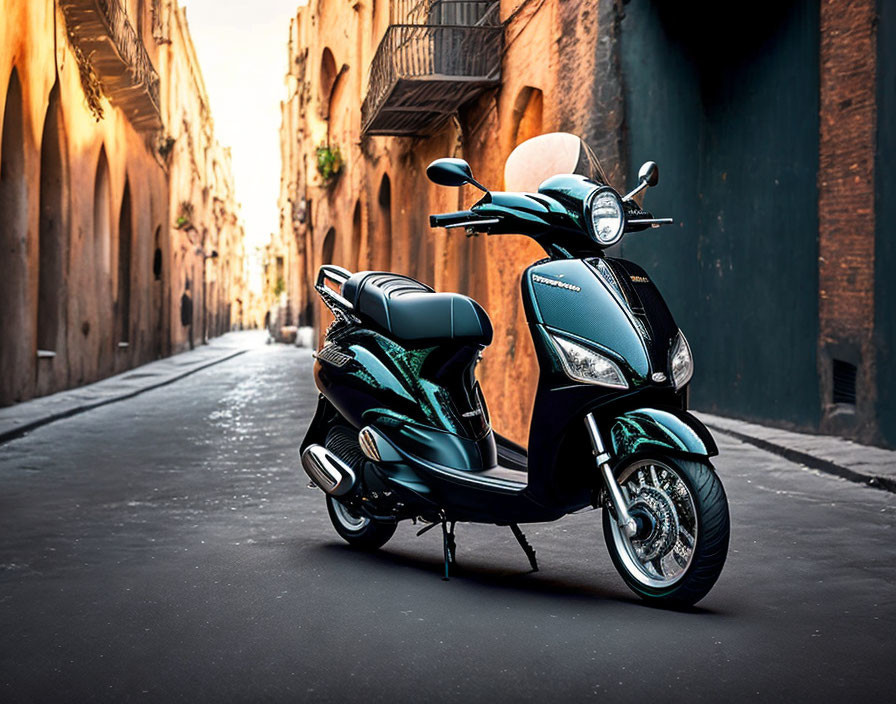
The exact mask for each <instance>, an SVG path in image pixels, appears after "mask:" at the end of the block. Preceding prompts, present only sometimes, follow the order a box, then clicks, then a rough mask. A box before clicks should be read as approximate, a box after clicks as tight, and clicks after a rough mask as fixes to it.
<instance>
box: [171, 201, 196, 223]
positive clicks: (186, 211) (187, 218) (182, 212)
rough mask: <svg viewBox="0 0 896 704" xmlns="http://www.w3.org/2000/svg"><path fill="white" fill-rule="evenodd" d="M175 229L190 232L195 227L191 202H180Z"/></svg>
mask: <svg viewBox="0 0 896 704" xmlns="http://www.w3.org/2000/svg"><path fill="white" fill-rule="evenodd" d="M174 227H175V229H178V230H189V229H191V228H192V227H193V204H192V203H191V202H190V201H188V200H182V201H181V202H180V206H179V207H178V210H177V220H175V221H174Z"/></svg>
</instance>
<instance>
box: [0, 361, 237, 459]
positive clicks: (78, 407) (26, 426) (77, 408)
mask: <svg viewBox="0 0 896 704" xmlns="http://www.w3.org/2000/svg"><path fill="white" fill-rule="evenodd" d="M249 349H250V348H248V347H247V348H244V349H238V350H233V351H230V352H229V353H226V354H222V355H221V356H219V357H215V358H214V359H211V360H209V361H207V362H204V363H202V362H200V363H199V364H197V365H196V366H195V367H191V368H190V369H187V370H185V371H182V372H176V373H174V374H172V375H169V376H166V377H163V378H161V379H159V380H154V381H151V382H147V383H146V384H143V385H140V386H138V387H137V388H131V389H128V390H127V391H123V392H121V393H118V394H110V395H108V396H104V397H103V398H99V399H97V400H94V401H86V402H83V403H75V404H73V405H71V406H68V407H66V408H63V409H61V410H58V411H54V412H47V413H45V414H42V415H39V416H37V417H35V418H34V419H33V420H29V421H27V422H25V423H23V424H21V425H17V426H16V427H14V428H9V429H0V445H2V444H3V443H6V442H9V441H10V440H15V439H16V438H20V437H22V436H23V435H25V434H26V433H29V432H31V431H32V430H34V429H35V428H40V427H41V426H44V425H47V424H49V423H53V422H54V421H57V420H62V419H64V418H71V417H72V416H75V415H78V414H80V413H85V412H86V411H91V410H93V409H94V408H99V407H100V406H106V405H109V404H110V403H116V402H117V401H124V400H125V399H129V398H133V397H134V396H138V395H140V394H143V393H146V392H147V391H152V390H153V389H158V388H160V387H162V386H167V385H169V384H173V383H174V382H176V381H180V380H181V379H183V378H185V377H188V376H190V375H191V374H195V373H196V372H200V371H202V370H203V369H208V368H209V367H212V366H214V365H216V364H221V363H222V362H226V361H227V360H229V359H233V358H234V357H238V356H240V355H241V354H245V353H246V352H248V351H249ZM175 356H177V355H175ZM171 359H173V357H168V358H166V360H160V361H167V360H171ZM143 366H147V365H143ZM138 369H141V367H134V368H133V369H129V370H128V371H127V372H123V373H122V374H121V375H118V376H126V375H128V374H133V373H135V372H136V371H137V370H138ZM115 378H116V377H109V379H103V380H101V381H99V382H96V383H97V384H102V383H103V382H109V381H111V380H113V379H115ZM80 388H84V387H80ZM78 390H79V389H77V388H76V389H71V390H70V391H62V392H60V394H67V393H73V392H74V393H77V392H78ZM34 401H40V399H34ZM31 402H32V401H25V402H24V403H25V404H27V403H31ZM20 405H22V404H17V405H16V406H11V407H9V408H13V409H14V408H16V407H17V406H20Z"/></svg>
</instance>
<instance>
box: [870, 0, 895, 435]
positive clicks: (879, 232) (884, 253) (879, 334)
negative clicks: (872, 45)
mask: <svg viewBox="0 0 896 704" xmlns="http://www.w3.org/2000/svg"><path fill="white" fill-rule="evenodd" d="M878 12H879V22H878V25H877V158H876V164H875V174H874V183H875V191H876V192H875V197H876V208H875V211H876V212H875V240H874V243H875V245H874V247H875V251H874V282H875V290H874V313H875V321H874V327H875V344H876V347H877V421H878V427H879V428H880V433H881V435H882V436H883V439H884V441H885V442H886V443H888V444H889V445H891V446H894V447H896V275H894V274H896V234H894V223H896V188H894V185H893V184H894V183H896V178H894V173H893V172H894V169H896V3H894V2H891V1H890V0H879V2H878Z"/></svg>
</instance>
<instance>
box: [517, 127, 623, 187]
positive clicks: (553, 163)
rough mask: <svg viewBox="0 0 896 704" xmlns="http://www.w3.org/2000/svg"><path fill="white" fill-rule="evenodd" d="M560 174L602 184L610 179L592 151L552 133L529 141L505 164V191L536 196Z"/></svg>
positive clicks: (565, 135) (571, 136)
mask: <svg viewBox="0 0 896 704" xmlns="http://www.w3.org/2000/svg"><path fill="white" fill-rule="evenodd" d="M557 174H579V175H580V176H585V177H587V178H590V179H591V180H592V181H596V182H598V183H601V184H606V183H607V176H606V174H605V173H604V170H603V168H601V165H600V161H599V160H598V158H597V156H596V155H595V153H594V152H593V151H592V149H591V148H590V147H589V146H588V145H587V144H585V142H584V141H583V140H582V139H581V138H579V137H576V135H574V134H570V133H569V132H552V133H550V134H543V135H540V136H538V137H533V138H532V139H527V140H526V141H525V142H523V143H522V144H520V145H519V146H518V147H517V148H516V149H514V150H513V151H512V152H511V153H510V156H509V157H507V161H506V162H505V163H504V188H505V189H506V190H508V191H522V192H528V193H534V192H536V191H537V190H538V186H539V185H541V183H543V182H544V181H545V180H547V179H549V178H550V177H551V176H556V175H557Z"/></svg>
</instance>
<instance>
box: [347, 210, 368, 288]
mask: <svg viewBox="0 0 896 704" xmlns="http://www.w3.org/2000/svg"><path fill="white" fill-rule="evenodd" d="M351 248H352V250H351V252H349V257H350V261H351V263H352V266H351V270H352V271H360V270H361V269H363V268H364V267H365V266H366V265H367V262H366V261H365V260H366V257H364V256H362V254H361V201H360V200H359V201H355V212H354V213H353V214H352V241H351Z"/></svg>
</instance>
